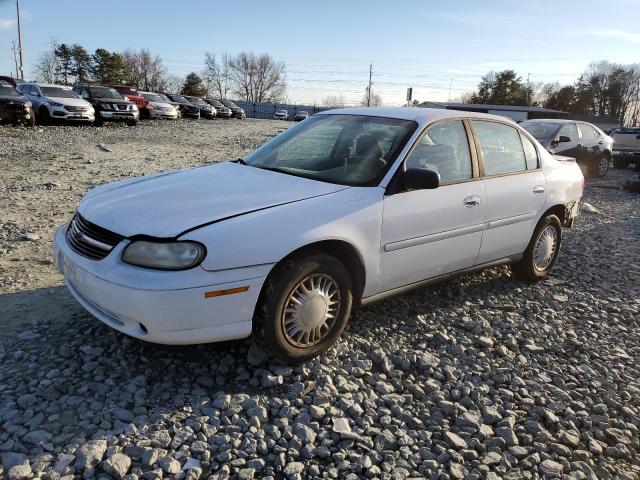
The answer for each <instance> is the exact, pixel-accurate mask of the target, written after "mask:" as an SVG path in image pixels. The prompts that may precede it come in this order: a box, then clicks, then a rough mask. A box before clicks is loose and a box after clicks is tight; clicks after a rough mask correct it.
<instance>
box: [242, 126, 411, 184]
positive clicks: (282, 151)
mask: <svg viewBox="0 0 640 480" xmlns="http://www.w3.org/2000/svg"><path fill="white" fill-rule="evenodd" d="M416 128H417V123H416V122H413V121H409V120H400V119H393V118H383V117H374V116H365V115H326V114H323V115H316V116H313V117H310V118H309V119H308V121H305V122H303V123H299V124H297V125H296V126H295V127H291V128H289V129H287V130H286V131H284V132H283V133H281V134H280V135H278V136H277V137H275V138H274V139H273V140H271V141H269V142H267V143H266V144H264V145H263V146H262V147H260V148H258V149H257V150H256V151H254V152H253V153H251V154H249V155H248V156H247V157H246V158H245V159H244V162H245V163H246V164H247V165H250V166H253V167H257V168H264V169H266V170H275V171H278V172H281V173H286V174H289V175H296V176H300V177H305V178H310V179H314V180H320V181H324V182H330V183H337V184H342V185H352V186H368V185H377V183H378V182H379V181H380V179H381V178H382V176H384V174H385V173H386V171H387V170H388V169H389V168H390V167H391V165H392V164H393V161H394V160H395V158H396V156H397V155H398V153H399V152H400V150H402V147H403V146H404V145H405V143H406V142H407V140H408V139H409V137H410V136H411V134H412V133H413V132H414V131H415V129H416Z"/></svg>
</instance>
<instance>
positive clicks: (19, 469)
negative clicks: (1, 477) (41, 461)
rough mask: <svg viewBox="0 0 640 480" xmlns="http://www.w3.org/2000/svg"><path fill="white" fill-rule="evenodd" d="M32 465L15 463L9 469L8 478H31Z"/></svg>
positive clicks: (20, 479) (14, 479)
mask: <svg viewBox="0 0 640 480" xmlns="http://www.w3.org/2000/svg"><path fill="white" fill-rule="evenodd" d="M31 473H32V472H31V467H30V466H29V464H27V463H24V464H22V465H14V466H13V467H11V468H10V469H8V470H7V480H23V479H27V478H31Z"/></svg>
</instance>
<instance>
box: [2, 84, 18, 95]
mask: <svg viewBox="0 0 640 480" xmlns="http://www.w3.org/2000/svg"><path fill="white" fill-rule="evenodd" d="M19 96H20V92H18V91H17V90H16V89H15V88H13V85H9V84H8V83H0V97H19Z"/></svg>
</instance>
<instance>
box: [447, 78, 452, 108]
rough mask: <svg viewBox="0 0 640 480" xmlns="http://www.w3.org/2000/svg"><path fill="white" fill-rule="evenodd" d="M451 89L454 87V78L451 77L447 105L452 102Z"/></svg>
mask: <svg viewBox="0 0 640 480" xmlns="http://www.w3.org/2000/svg"><path fill="white" fill-rule="evenodd" d="M451 87H453V77H451V82H449V98H448V99H447V103H449V102H451Z"/></svg>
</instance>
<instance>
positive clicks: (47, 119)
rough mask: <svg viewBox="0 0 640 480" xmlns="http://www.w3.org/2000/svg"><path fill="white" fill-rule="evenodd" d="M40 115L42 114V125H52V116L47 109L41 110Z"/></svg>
mask: <svg viewBox="0 0 640 480" xmlns="http://www.w3.org/2000/svg"><path fill="white" fill-rule="evenodd" d="M38 113H39V114H40V124H41V125H51V114H50V113H49V110H48V109H47V108H46V107H42V108H41V109H40V110H38Z"/></svg>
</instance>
